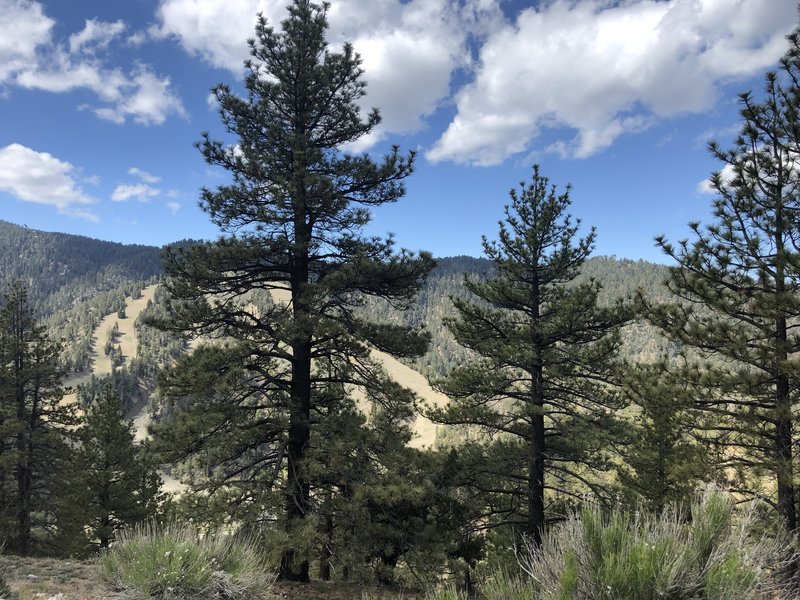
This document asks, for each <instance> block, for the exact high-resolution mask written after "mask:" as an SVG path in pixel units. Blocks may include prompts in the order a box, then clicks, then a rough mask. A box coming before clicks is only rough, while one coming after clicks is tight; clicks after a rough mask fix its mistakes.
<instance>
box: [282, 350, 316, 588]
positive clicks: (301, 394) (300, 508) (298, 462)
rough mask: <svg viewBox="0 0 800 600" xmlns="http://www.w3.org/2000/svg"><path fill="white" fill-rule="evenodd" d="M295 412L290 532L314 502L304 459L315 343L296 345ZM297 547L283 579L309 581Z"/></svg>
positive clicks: (288, 555)
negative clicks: (312, 348)
mask: <svg viewBox="0 0 800 600" xmlns="http://www.w3.org/2000/svg"><path fill="white" fill-rule="evenodd" d="M292 364H293V373H292V390H291V403H292V406H291V413H290V417H289V418H290V421H289V444H288V455H289V456H288V461H287V471H288V473H287V478H286V479H287V482H286V525H287V528H288V530H289V534H290V535H292V534H293V532H292V530H293V529H294V528H296V527H298V526H300V525H301V523H302V521H303V519H304V518H305V517H306V515H307V514H308V512H309V508H310V505H311V498H310V485H309V481H308V478H307V477H306V476H305V474H304V473H303V470H302V461H303V456H304V454H305V451H306V448H307V447H308V443H309V440H310V439H311V427H310V423H309V420H310V416H311V344H310V342H309V343H306V344H302V345H298V346H294V347H293V357H292ZM296 555H297V551H296V549H294V548H289V549H287V550H286V551H285V552H284V554H283V557H282V558H281V568H280V575H279V576H280V579H283V580H287V581H303V582H307V581H309V573H308V561H307V560H304V561H301V562H300V563H298V564H295V562H296Z"/></svg>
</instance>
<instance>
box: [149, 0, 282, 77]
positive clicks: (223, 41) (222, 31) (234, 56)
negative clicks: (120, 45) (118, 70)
mask: <svg viewBox="0 0 800 600" xmlns="http://www.w3.org/2000/svg"><path fill="white" fill-rule="evenodd" d="M285 6H286V2H285V0H229V1H227V2H219V1H217V0H162V1H161V2H160V4H159V6H158V9H157V10H156V19H157V21H158V24H157V25H156V26H154V27H153V28H152V29H151V35H153V36H155V37H172V38H175V39H177V40H178V42H179V43H180V45H181V47H183V49H184V50H185V51H186V52H187V53H189V54H191V55H193V56H199V57H201V58H203V60H205V61H206V62H208V63H209V64H211V65H213V66H215V67H220V68H223V69H228V70H230V71H233V72H234V73H240V72H241V71H242V62H243V61H244V59H245V58H247V56H248V49H247V43H246V39H247V38H248V37H252V35H253V31H254V28H255V24H256V13H257V12H259V11H261V12H263V13H264V14H265V15H266V16H267V17H268V18H269V19H270V21H271V22H273V23H279V22H280V20H281V19H282V18H284V13H285Z"/></svg>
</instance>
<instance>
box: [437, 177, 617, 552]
mask: <svg viewBox="0 0 800 600" xmlns="http://www.w3.org/2000/svg"><path fill="white" fill-rule="evenodd" d="M569 204H570V199H569V188H568V189H567V191H566V192H564V193H563V194H557V193H556V188H555V186H553V187H550V185H549V182H548V179H547V178H546V177H543V176H541V175H540V174H539V168H538V166H534V169H533V177H532V179H531V182H530V183H529V184H527V185H525V184H524V183H523V184H521V186H520V191H519V192H517V191H516V190H513V189H512V190H511V205H510V206H506V209H505V215H506V216H505V220H504V221H501V222H500V232H499V240H498V241H496V242H490V241H488V240H487V239H486V238H484V242H483V247H484V253H485V254H486V256H487V258H489V260H491V262H492V263H493V265H494V268H495V272H494V274H493V275H491V276H490V277H489V278H488V279H486V280H482V279H477V278H469V277H465V280H464V284H465V286H466V288H467V289H468V290H469V291H470V292H471V293H472V295H473V296H474V297H475V300H459V299H456V298H454V299H453V302H454V304H455V308H456V311H457V315H458V316H457V317H456V318H454V319H451V320H449V321H447V326H448V328H449V329H450V331H451V332H452V333H453V335H454V336H455V338H456V340H457V341H458V342H459V343H460V344H461V345H463V346H465V347H466V348H468V349H470V350H471V351H473V352H474V353H475V354H476V355H477V358H476V359H475V360H473V361H471V362H469V363H467V364H465V365H463V366H460V367H457V368H455V369H454V370H453V371H451V372H450V374H449V376H448V377H447V378H445V379H444V380H443V381H441V382H439V383H438V384H437V385H438V387H440V389H441V390H442V391H443V392H444V393H446V394H447V395H448V396H450V398H451V399H452V404H451V405H450V406H449V407H447V408H444V409H440V410H435V411H432V412H431V417H432V418H433V419H435V420H437V421H439V422H441V423H447V424H451V425H470V426H474V427H477V428H479V429H482V430H484V431H485V432H487V433H488V434H489V436H491V437H490V440H491V441H490V442H489V443H488V444H487V447H486V453H484V454H483V455H482V456H481V457H480V458H479V459H478V461H477V464H476V469H477V471H476V473H475V474H474V476H473V481H472V482H471V485H472V486H473V487H474V488H475V489H476V490H477V491H479V492H480V493H482V494H484V495H485V496H486V503H487V507H489V508H487V515H486V517H487V520H486V522H487V523H488V524H489V525H491V524H493V523H500V524H506V525H512V526H513V527H514V528H515V529H517V530H519V531H522V532H524V533H525V534H526V535H528V536H530V537H531V539H532V540H533V541H534V543H536V544H538V543H540V542H541V534H542V531H543V529H544V527H545V518H546V513H545V510H546V509H545V491H546V490H548V489H549V490H554V491H559V492H563V493H565V494H568V495H569V494H571V495H576V494H577V493H578V492H577V491H576V490H577V489H578V488H575V487H573V486H574V484H581V485H588V486H589V487H591V488H592V489H595V490H597V491H599V488H598V487H597V486H595V485H593V484H592V482H591V480H590V478H588V477H587V475H588V473H587V468H588V469H607V468H608V467H609V465H608V463H607V460H606V459H607V456H608V451H609V448H610V446H611V445H612V442H611V441H610V440H609V439H608V438H606V437H604V432H606V431H608V430H609V427H610V426H611V424H612V417H611V414H610V412H609V411H610V409H612V408H616V407H617V406H618V404H617V400H616V399H615V398H614V395H613V394H612V393H611V392H610V388H609V387H608V384H609V383H610V381H611V379H612V375H613V369H612V366H613V359H614V355H615V352H616V350H617V347H618V344H619V337H618V334H617V333H616V330H617V329H618V326H619V325H620V324H621V323H622V322H623V320H624V319H625V311H624V310H622V308H621V307H613V308H600V307H599V306H598V303H597V296H598V292H599V291H600V284H599V283H598V282H596V281H591V280H590V281H589V282H587V283H581V284H576V283H575V282H574V279H575V277H576V276H577V275H578V272H579V269H580V267H581V265H582V264H583V262H584V261H585V260H586V258H587V257H588V256H589V254H590V253H591V251H592V248H593V244H594V237H595V232H594V229H592V230H591V231H590V232H589V233H588V235H587V236H586V237H584V238H579V239H577V240H575V237H576V235H577V233H578V228H579V222H574V221H573V220H572V219H571V217H570V216H569V215H568V214H567V212H566V210H567V208H568V206H569ZM584 489H585V488H584Z"/></svg>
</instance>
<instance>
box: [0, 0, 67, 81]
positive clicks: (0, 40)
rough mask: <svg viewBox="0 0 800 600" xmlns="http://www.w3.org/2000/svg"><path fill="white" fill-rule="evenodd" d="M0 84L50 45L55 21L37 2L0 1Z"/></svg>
mask: <svg viewBox="0 0 800 600" xmlns="http://www.w3.org/2000/svg"><path fill="white" fill-rule="evenodd" d="M0 14H2V15H3V18H2V19H0V83H3V82H6V81H7V80H8V79H10V78H11V76H12V75H14V74H15V73H17V72H18V71H19V70H21V69H24V68H26V67H27V66H28V65H30V64H31V63H32V62H34V61H35V58H36V50H37V48H39V47H40V46H42V45H45V44H47V43H49V42H50V35H51V30H52V29H53V25H55V21H53V20H52V19H50V18H49V17H47V16H46V15H45V14H44V11H43V10H42V6H41V5H40V4H39V3H38V2H28V1H26V0H0Z"/></svg>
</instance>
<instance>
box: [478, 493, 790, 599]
mask: <svg viewBox="0 0 800 600" xmlns="http://www.w3.org/2000/svg"><path fill="white" fill-rule="evenodd" d="M690 515H691V519H688V520H687V519H686V518H685V516H684V515H682V514H681V513H680V511H677V510H673V511H671V512H670V511H668V512H665V513H664V514H662V515H660V516H653V515H648V514H640V513H633V514H630V513H622V512H614V513H612V514H611V515H609V516H603V515H602V514H601V513H600V512H599V511H598V510H585V511H583V513H582V514H581V515H580V518H578V517H574V518H572V519H570V520H569V521H567V522H566V523H563V524H562V525H561V526H559V527H556V528H555V529H554V530H553V532H552V534H551V535H548V536H547V537H546V539H545V542H544V544H543V546H542V548H541V549H539V550H536V551H531V552H529V555H528V559H527V561H526V564H525V565H523V566H524V569H525V571H527V573H528V575H529V577H528V578H526V579H527V580H528V583H529V585H530V586H531V588H532V589H533V590H534V591H535V594H534V595H535V596H536V597H537V598H541V599H542V600H545V599H553V600H568V599H569V600H584V599H585V600H589V599H591V600H599V599H602V598H608V599H628V598H631V599H633V598H636V599H642V600H647V599H651V598H652V599H656V598H673V599H675V600H683V599H686V600H688V599H694V598H702V599H707V600H716V599H719V600H730V599H732V598H736V599H737V600H746V599H757V598H773V597H775V596H774V594H777V593H780V592H781V590H782V585H781V583H780V581H779V580H780V572H779V571H780V567H779V565H781V564H785V563H786V561H788V560H789V559H790V557H792V550H791V546H790V544H789V540H788V538H787V537H785V536H782V535H780V534H776V533H775V532H773V533H772V534H769V533H761V534H756V533H755V531H756V527H755V525H756V523H755V513H754V511H752V510H751V511H749V512H746V513H744V514H742V515H734V512H733V502H732V501H731V499H730V498H729V497H728V496H727V495H725V494H723V493H721V492H719V491H716V490H708V491H706V492H705V493H703V494H701V495H699V496H698V497H697V499H696V501H695V502H694V503H693V505H692V507H691V513H690ZM735 517H737V518H735ZM494 597H500V596H489V595H488V594H487V598H494Z"/></svg>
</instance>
